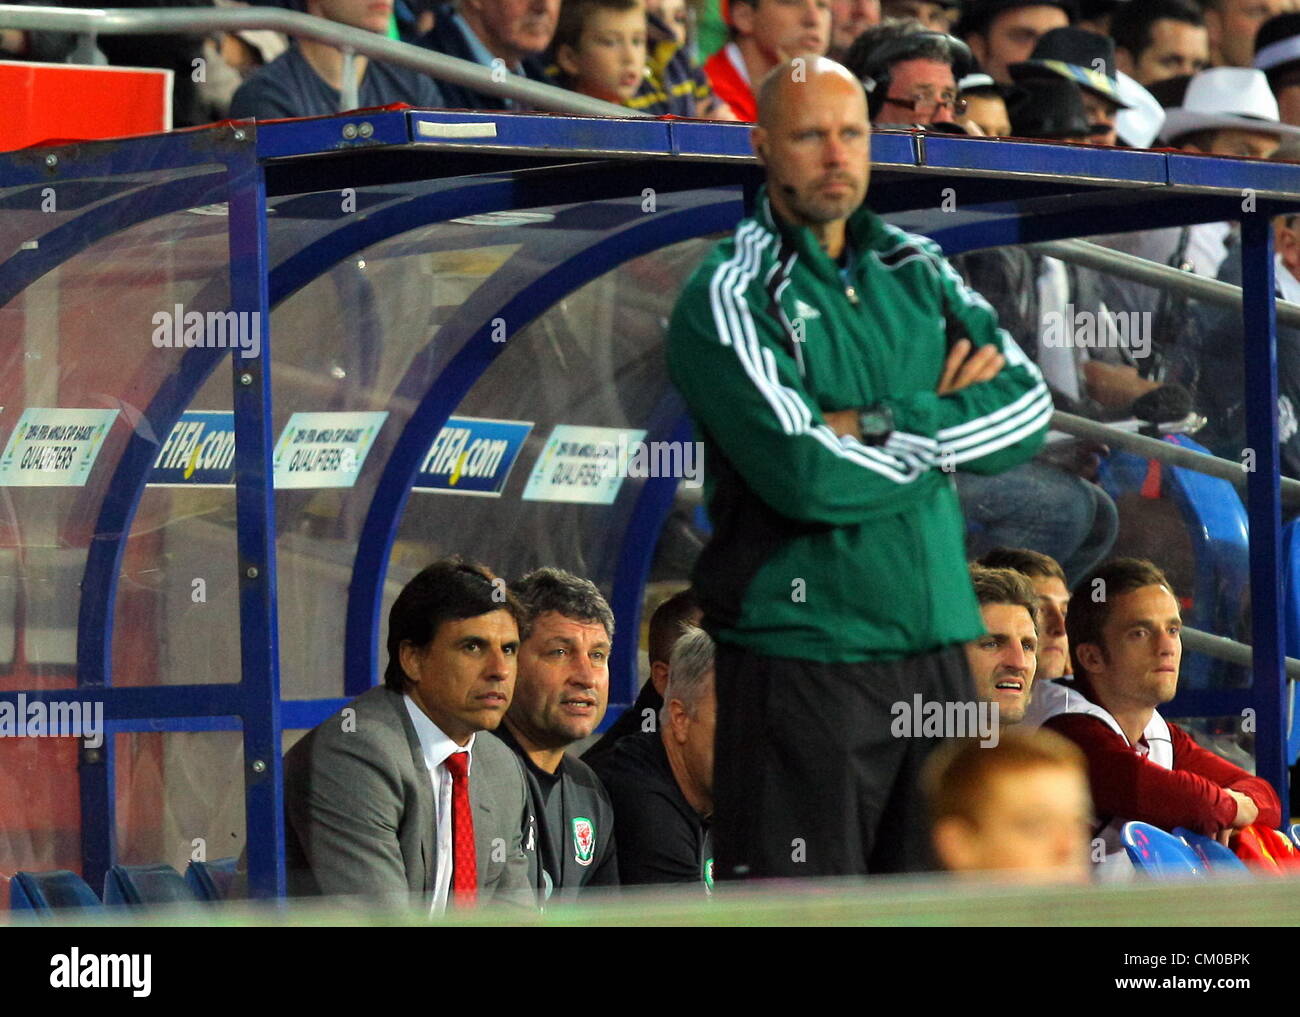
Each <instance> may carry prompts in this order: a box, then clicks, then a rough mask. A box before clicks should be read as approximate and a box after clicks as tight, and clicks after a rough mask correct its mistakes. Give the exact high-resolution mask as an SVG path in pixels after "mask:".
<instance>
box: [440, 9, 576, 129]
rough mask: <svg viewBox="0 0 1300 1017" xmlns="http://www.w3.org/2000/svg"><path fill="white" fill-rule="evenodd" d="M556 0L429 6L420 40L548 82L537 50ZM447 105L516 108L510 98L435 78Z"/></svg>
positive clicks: (550, 30)
mask: <svg viewBox="0 0 1300 1017" xmlns="http://www.w3.org/2000/svg"><path fill="white" fill-rule="evenodd" d="M559 14H560V0H459V2H458V3H456V4H444V5H442V6H440V7H438V8H437V10H436V11H435V12H434V17H435V20H434V25H433V29H432V31H430V32H429V34H428V35H426V36H425V37H424V38H423V39H421V40H420V44H421V45H423V46H427V47H429V49H432V50H436V51H437V52H439V53H445V54H446V55H447V56H454V57H459V58H460V59H462V60H471V61H473V62H474V63H477V64H482V65H483V66H484V67H487V68H490V69H491V70H492V71H493V72H494V73H496V74H498V75H499V76H501V77H500V80H502V81H504V80H505V78H504V76H503V75H505V74H507V73H509V74H517V75H520V76H522V77H525V78H531V79H532V80H533V81H541V82H545V83H547V84H552V82H550V81H549V80H548V79H547V77H546V62H545V61H544V60H543V59H542V54H543V53H544V52H545V51H546V48H547V47H548V46H550V44H551V39H552V38H553V37H554V35H555V25H556V23H557V21H558V20H559ZM440 88H441V89H442V94H443V97H444V98H445V100H446V104H447V108H448V109H476V110H506V109H518V108H520V107H519V106H517V105H516V104H515V102H514V100H512V99H502V98H500V97H499V96H495V95H487V94H485V93H483V92H476V91H474V90H473V89H469V88H466V87H464V86H463V85H455V84H452V83H451V82H449V81H444V82H440Z"/></svg>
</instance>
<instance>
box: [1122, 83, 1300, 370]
mask: <svg viewBox="0 0 1300 1017" xmlns="http://www.w3.org/2000/svg"><path fill="white" fill-rule="evenodd" d="M1288 136H1290V137H1295V136H1300V128H1296V127H1291V126H1288V125H1287V124H1283V123H1280V122H1279V118H1278V105H1277V100H1276V99H1275V98H1274V97H1273V93H1272V92H1271V91H1270V90H1269V87H1268V80H1267V78H1266V77H1265V76H1264V72H1263V71H1259V70H1253V69H1251V68H1246V67H1212V68H1210V69H1208V70H1204V71H1201V72H1200V73H1199V74H1195V75H1193V76H1192V78H1191V79H1190V80H1189V81H1188V83H1187V91H1186V93H1185V94H1184V96H1183V100H1182V103H1181V104H1180V105H1177V106H1173V107H1170V108H1168V109H1166V110H1165V122H1164V125H1163V127H1161V129H1160V135H1159V142H1160V143H1161V144H1164V145H1167V146H1170V147H1173V148H1181V149H1182V150H1183V151H1186V152H1200V153H1205V154H1208V155H1224V156H1245V157H1249V158H1255V159H1269V158H1272V157H1273V155H1274V153H1275V152H1276V151H1277V149H1278V146H1279V144H1280V143H1281V141H1282V139H1283V138H1284V137H1288ZM1235 242H1236V240H1235V236H1234V233H1233V226H1232V224H1231V223H1227V222H1214V223H1197V224H1195V225H1192V226H1181V227H1180V226H1170V227H1167V228H1164V229H1157V230H1147V231H1145V232H1142V233H1128V234H1121V235H1119V236H1115V237H1109V238H1107V239H1106V240H1105V241H1103V243H1105V245H1106V246H1107V247H1110V248H1112V249H1114V250H1118V251H1123V252H1125V253H1128V254H1135V255H1138V256H1139V257H1143V258H1147V259H1149V260H1151V261H1157V262H1160V263H1162V264H1165V265H1172V266H1174V267H1177V268H1181V269H1183V270H1184V271H1188V272H1194V273H1196V274H1197V275H1200V276H1204V277H1206V278H1207V279H1214V278H1216V277H1217V276H1218V274H1219V270H1220V268H1221V267H1222V265H1223V263H1224V260H1225V259H1226V258H1227V256H1228V250H1229V247H1230V246H1231V245H1232V244H1234V243H1235ZM1107 295H1108V300H1109V302H1110V303H1112V304H1114V305H1118V306H1122V307H1125V308H1126V309H1127V310H1129V311H1150V312H1152V313H1153V314H1155V324H1154V326H1153V329H1152V332H1153V334H1154V335H1155V336H1156V338H1157V342H1159V341H1160V338H1161V337H1162V336H1164V335H1172V334H1174V332H1173V331H1171V330H1170V328H1169V325H1168V323H1169V322H1177V323H1178V326H1179V327H1178V329H1177V332H1178V334H1179V335H1180V339H1179V348H1178V349H1177V350H1165V351H1163V352H1164V353H1165V355H1166V360H1165V366H1164V368H1163V371H1164V372H1165V373H1164V375H1163V376H1164V377H1165V378H1166V379H1167V380H1171V381H1178V382H1181V383H1183V384H1186V385H1189V386H1191V385H1194V384H1195V381H1196V374H1197V373H1198V365H1197V360H1198V354H1197V353H1196V347H1197V343H1196V340H1195V337H1194V336H1192V335H1191V334H1189V333H1188V332H1187V325H1188V324H1189V320H1188V316H1187V300H1186V298H1185V297H1182V296H1181V295H1179V294H1177V293H1176V292H1174V291H1173V290H1169V289H1156V288H1154V287H1150V286H1143V285H1141V284H1138V283H1130V282H1127V281H1124V280H1117V279H1113V278H1109V279H1108V282H1107ZM1185 340H1186V341H1185Z"/></svg>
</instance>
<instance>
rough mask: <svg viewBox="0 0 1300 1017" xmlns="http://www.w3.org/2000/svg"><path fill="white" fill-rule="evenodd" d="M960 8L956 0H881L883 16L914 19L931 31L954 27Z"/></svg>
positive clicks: (944, 30) (945, 30)
mask: <svg viewBox="0 0 1300 1017" xmlns="http://www.w3.org/2000/svg"><path fill="white" fill-rule="evenodd" d="M960 8H961V4H960V3H959V2H956V0H943V2H939V0H881V4H880V12H881V16H882V17H885V18H898V19H912V20H915V21H919V22H920V23H921V25H922V27H924V28H926V29H928V30H929V31H931V32H943V33H945V34H947V32H948V30H949V29H951V28H952V25H953V20H954V17H953V16H954V15H955V14H956V13H957V12H958V11H959V10H960ZM846 66H847V65H846Z"/></svg>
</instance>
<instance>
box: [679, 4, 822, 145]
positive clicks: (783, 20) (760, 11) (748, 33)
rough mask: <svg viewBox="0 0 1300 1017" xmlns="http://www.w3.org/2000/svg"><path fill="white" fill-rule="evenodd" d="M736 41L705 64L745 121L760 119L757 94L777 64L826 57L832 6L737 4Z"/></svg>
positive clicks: (732, 11) (733, 15) (732, 8)
mask: <svg viewBox="0 0 1300 1017" xmlns="http://www.w3.org/2000/svg"><path fill="white" fill-rule="evenodd" d="M728 16H729V23H730V30H731V41H730V42H728V43H727V45H725V46H724V47H723V48H722V49H720V50H718V52H716V53H714V54H713V56H711V57H709V59H708V60H707V61H706V62H705V64H704V73H705V74H707V75H708V76H709V82H710V83H711V84H712V85H713V91H714V93H715V94H716V95H717V97H718V98H719V99H721V100H722V101H723V102H725V103H726V104H727V105H728V106H729V107H730V108H731V111H732V112H733V113H734V114H735V115H736V117H737V118H738V119H740V120H744V121H746V122H749V123H752V122H753V121H754V120H755V119H757V117H758V105H757V102H756V100H755V97H754V89H755V87H756V85H757V83H758V82H761V81H762V80H763V78H764V77H765V76H766V75H767V73H768V72H769V71H770V70H771V69H772V68H773V67H775V66H776V65H777V64H779V63H781V62H782V61H784V60H787V59H789V58H790V57H794V56H812V55H818V56H820V55H821V54H824V53H825V52H826V50H827V48H828V47H829V46H830V41H831V15H830V9H829V8H828V7H827V6H826V0H735V2H734V3H731V4H730V5H729V8H728Z"/></svg>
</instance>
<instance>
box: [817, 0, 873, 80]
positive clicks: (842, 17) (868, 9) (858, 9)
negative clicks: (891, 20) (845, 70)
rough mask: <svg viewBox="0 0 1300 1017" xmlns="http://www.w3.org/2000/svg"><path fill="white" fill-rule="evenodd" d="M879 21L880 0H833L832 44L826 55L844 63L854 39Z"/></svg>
mask: <svg viewBox="0 0 1300 1017" xmlns="http://www.w3.org/2000/svg"><path fill="white" fill-rule="evenodd" d="M879 23H880V0H831V46H830V49H829V50H828V51H827V54H826V55H827V56H829V57H830V58H831V59H832V60H834V61H835V62H836V63H841V64H842V63H844V58H845V57H846V56H848V53H849V47H850V46H852V45H853V40H854V39H856V38H857V37H858V36H859V35H861V34H862V33H863V32H865V31H866V30H867V29H868V28H870V27H871V26H872V25H876V24H879Z"/></svg>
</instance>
